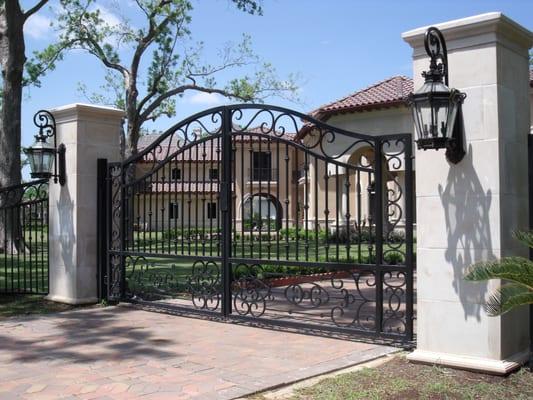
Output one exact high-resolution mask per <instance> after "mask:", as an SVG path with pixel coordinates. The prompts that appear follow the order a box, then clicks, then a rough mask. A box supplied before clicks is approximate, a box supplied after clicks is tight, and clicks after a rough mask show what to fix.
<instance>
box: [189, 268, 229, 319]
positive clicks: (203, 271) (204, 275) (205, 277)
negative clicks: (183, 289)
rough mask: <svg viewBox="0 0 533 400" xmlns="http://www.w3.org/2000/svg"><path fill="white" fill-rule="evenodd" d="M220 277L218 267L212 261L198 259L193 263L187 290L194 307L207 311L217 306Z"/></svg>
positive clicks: (220, 294)
mask: <svg viewBox="0 0 533 400" xmlns="http://www.w3.org/2000/svg"><path fill="white" fill-rule="evenodd" d="M220 278H221V274H220V267H219V265H218V264H217V263H215V262H214V261H204V260H198V261H196V262H195V263H194V264H193V266H192V272H191V276H189V278H188V283H187V291H188V292H189V293H190V294H191V296H192V302H193V305H194V306H195V307H196V308H199V309H201V310H209V311H214V310H216V309H217V308H219V306H220V301H221V297H222V293H221V280H220Z"/></svg>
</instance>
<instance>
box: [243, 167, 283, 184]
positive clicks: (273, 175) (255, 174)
mask: <svg viewBox="0 0 533 400" xmlns="http://www.w3.org/2000/svg"><path fill="white" fill-rule="evenodd" d="M248 181H250V182H259V181H261V182H277V181H278V170H277V169H274V168H248Z"/></svg>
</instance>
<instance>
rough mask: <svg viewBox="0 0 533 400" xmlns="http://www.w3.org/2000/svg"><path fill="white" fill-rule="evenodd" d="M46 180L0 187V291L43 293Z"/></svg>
mask: <svg viewBox="0 0 533 400" xmlns="http://www.w3.org/2000/svg"><path fill="white" fill-rule="evenodd" d="M48 221H49V216H48V181H47V180H46V179H41V180H36V181H33V182H28V183H23V184H21V185H16V186H9V187H5V188H0V293H10V294H19V293H35V294H47V293H48V284H49V264H48V236H49V231H48Z"/></svg>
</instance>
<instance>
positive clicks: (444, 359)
mask: <svg viewBox="0 0 533 400" xmlns="http://www.w3.org/2000/svg"><path fill="white" fill-rule="evenodd" d="M528 358H529V351H528V350H526V351H524V352H521V353H518V354H515V355H513V356H512V357H509V358H507V359H505V360H494V359H490V358H481V357H468V356H461V355H457V354H448V353H436V352H432V351H424V350H418V349H417V350H415V351H413V352H412V353H410V354H408V355H407V359H408V360H409V361H413V362H419V363H423V364H431V365H442V366H445V367H452V368H460V369H466V370H470V371H476V372H484V373H487V374H492V375H507V374H509V373H511V372H513V371H514V370H516V369H518V368H520V366H521V365H523V364H524V363H525V362H526V361H527V360H528Z"/></svg>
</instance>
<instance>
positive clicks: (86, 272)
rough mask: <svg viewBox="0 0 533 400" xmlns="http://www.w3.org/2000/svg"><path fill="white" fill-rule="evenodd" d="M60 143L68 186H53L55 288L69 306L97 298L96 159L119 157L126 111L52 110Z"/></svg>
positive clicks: (53, 296)
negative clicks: (64, 148)
mask: <svg viewBox="0 0 533 400" xmlns="http://www.w3.org/2000/svg"><path fill="white" fill-rule="evenodd" d="M50 111H51V113H52V114H53V115H54V117H55V119H56V125H57V143H58V144H59V143H63V144H65V146H66V153H65V156H66V157H65V158H66V162H65V164H66V175H67V177H66V178H67V179H66V184H65V185H64V186H60V185H59V184H54V183H53V182H52V181H51V183H50V185H49V212H50V227H49V229H50V253H49V257H50V260H49V262H50V290H49V295H48V297H47V298H48V299H49V300H53V301H58V302H62V303H68V304H84V303H94V302H96V301H97V299H98V298H97V269H96V246H97V237H96V175H97V174H96V172H97V171H96V161H97V159H98V158H107V159H108V161H109V162H112V161H119V160H120V132H121V125H122V122H121V121H122V118H123V116H124V112H123V111H121V110H117V109H114V108H108V107H100V106H93V105H85V104H71V105H67V106H64V107H59V108H55V109H53V110H50Z"/></svg>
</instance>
